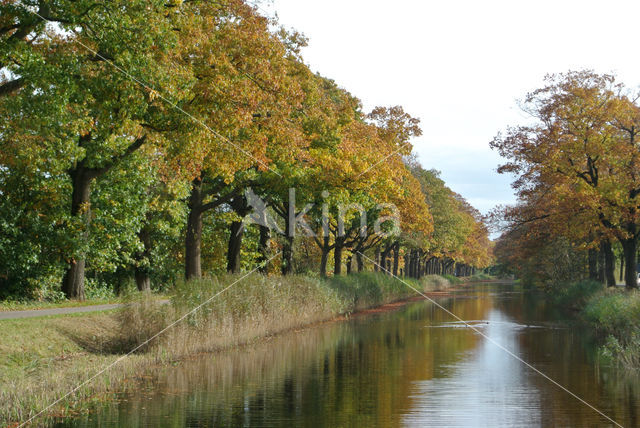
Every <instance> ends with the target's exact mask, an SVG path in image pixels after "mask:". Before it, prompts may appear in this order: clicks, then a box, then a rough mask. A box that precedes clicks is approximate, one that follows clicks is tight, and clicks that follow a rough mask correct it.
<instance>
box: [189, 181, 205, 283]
mask: <svg viewBox="0 0 640 428" xmlns="http://www.w3.org/2000/svg"><path fill="white" fill-rule="evenodd" d="M202 198H203V196H202V179H200V178H197V179H195V180H193V183H192V185H191V196H190V197H189V216H188V217H187V236H186V240H185V278H186V279H187V281H190V280H192V279H200V278H202V264H201V263H202V262H201V246H202Z"/></svg>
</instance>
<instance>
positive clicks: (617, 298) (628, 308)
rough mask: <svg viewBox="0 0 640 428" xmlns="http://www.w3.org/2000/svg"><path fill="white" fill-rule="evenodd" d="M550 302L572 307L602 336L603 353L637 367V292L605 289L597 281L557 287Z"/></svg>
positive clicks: (639, 324)
mask: <svg viewBox="0 0 640 428" xmlns="http://www.w3.org/2000/svg"><path fill="white" fill-rule="evenodd" d="M551 300H552V302H553V303H554V304H555V305H557V306H561V307H565V308H571V309H573V310H574V311H576V312H578V314H579V317H580V318H581V319H582V320H583V321H584V322H586V323H587V324H588V325H589V326H590V327H591V328H593V329H594V330H595V331H596V332H597V333H598V335H599V336H600V337H601V338H602V340H603V345H602V348H601V351H602V355H603V356H604V357H605V358H607V359H609V360H610V361H612V362H615V363H618V364H621V365H623V366H625V367H633V368H640V292H639V291H637V290H634V291H627V290H625V289H620V288H614V289H604V287H603V285H602V284H600V283H599V282H597V281H580V282H576V283H573V284H570V285H568V286H565V287H560V288H559V289H557V290H554V292H553V293H552V294H551Z"/></svg>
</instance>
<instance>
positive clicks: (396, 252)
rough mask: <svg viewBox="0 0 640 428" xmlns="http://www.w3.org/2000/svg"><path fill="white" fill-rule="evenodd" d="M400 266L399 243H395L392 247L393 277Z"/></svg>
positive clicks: (396, 274)
mask: <svg viewBox="0 0 640 428" xmlns="http://www.w3.org/2000/svg"><path fill="white" fill-rule="evenodd" d="M399 265H400V243H399V242H396V243H395V245H394V246H393V275H394V276H398V267H399Z"/></svg>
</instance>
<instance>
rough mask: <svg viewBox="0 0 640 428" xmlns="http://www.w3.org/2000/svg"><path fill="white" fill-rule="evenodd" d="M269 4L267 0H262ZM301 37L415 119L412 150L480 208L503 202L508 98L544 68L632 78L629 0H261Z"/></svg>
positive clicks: (511, 102) (356, 86) (637, 66)
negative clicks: (497, 144) (499, 144)
mask: <svg viewBox="0 0 640 428" xmlns="http://www.w3.org/2000/svg"><path fill="white" fill-rule="evenodd" d="M267 1H270V0H267ZM262 7H263V9H264V10H265V11H269V12H272V11H276V12H277V14H278V16H279V19H280V22H281V23H282V24H283V25H285V26H286V27H290V28H295V29H297V30H298V31H300V32H302V33H304V34H305V35H306V36H307V37H308V38H309V47H307V48H306V49H305V50H304V58H305V61H306V62H307V63H308V64H309V65H310V66H311V69H312V70H313V71H317V72H320V73H321V74H322V75H324V76H326V77H329V78H332V79H334V80H336V82H337V83H338V84H339V85H340V86H342V87H344V88H346V89H347V90H348V91H349V92H351V93H352V94H353V95H355V96H357V97H358V98H360V99H361V100H362V102H363V104H364V107H365V109H366V110H367V111H368V110H370V109H371V108H372V107H374V106H376V105H383V106H392V105H402V106H403V107H404V108H405V110H406V111H407V112H409V113H410V114H412V115H413V116H416V117H419V118H420V119H421V120H422V129H423V131H424V135H423V136H422V137H420V138H418V139H416V140H415V141H414V146H415V148H414V150H415V152H417V153H418V155H419V158H420V161H421V163H422V164H423V165H424V166H425V167H427V168H435V169H438V170H440V171H442V177H443V178H444V180H445V181H446V182H447V184H448V185H449V186H450V187H451V188H452V189H453V190H455V191H456V192H458V193H461V194H462V195H463V196H464V197H465V198H467V199H468V200H469V202H470V203H471V204H472V205H474V206H475V207H476V208H478V209H479V210H481V211H482V212H485V213H486V212H487V211H488V210H490V209H491V208H492V207H493V206H494V205H496V204H504V203H510V202H513V199H514V198H513V193H512V191H511V187H510V182H511V179H510V178H509V177H506V176H500V175H498V174H497V173H496V172H495V171H496V168H497V166H498V164H499V163H500V158H499V157H498V156H497V155H496V154H495V153H493V152H492V151H491V149H490V148H489V145H488V143H489V141H490V140H491V139H492V138H493V136H495V134H496V133H497V132H498V131H499V130H501V129H504V128H505V127H506V126H507V125H514V124H518V123H524V122H526V121H527V118H526V117H525V116H524V114H523V113H521V112H520V110H519V108H518V106H517V99H521V98H523V97H524V95H525V94H526V93H527V92H528V91H531V90H533V89H535V88H537V87H539V86H541V85H542V81H543V77H544V75H545V74H547V73H556V72H563V71H567V70H569V69H583V68H590V69H594V70H596V71H597V72H615V73H616V74H617V75H618V76H619V78H620V79H621V80H622V81H624V82H625V83H626V84H627V85H629V86H632V87H635V86H636V85H637V84H638V83H639V82H640V56H639V55H638V43H639V41H640V32H639V30H638V28H639V27H638V17H639V16H640V15H639V13H638V12H640V2H633V1H607V2H604V1H600V2H595V1H584V0H581V1H566V0H553V1H546V0H537V1H520V0H509V1H494V0H491V1H487V0H483V1H477V0H476V1H450V0H446V1H429V0H393V1H389V0H386V1H381V0H323V1H311V0H271V3H270V4H269V3H267V4H264V3H263V6H262Z"/></svg>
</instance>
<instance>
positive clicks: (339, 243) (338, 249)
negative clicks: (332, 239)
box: [333, 237, 344, 276]
mask: <svg viewBox="0 0 640 428" xmlns="http://www.w3.org/2000/svg"><path fill="white" fill-rule="evenodd" d="M343 245H344V238H342V237H336V243H335V247H334V249H333V275H334V276H339V275H342V247H343Z"/></svg>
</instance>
